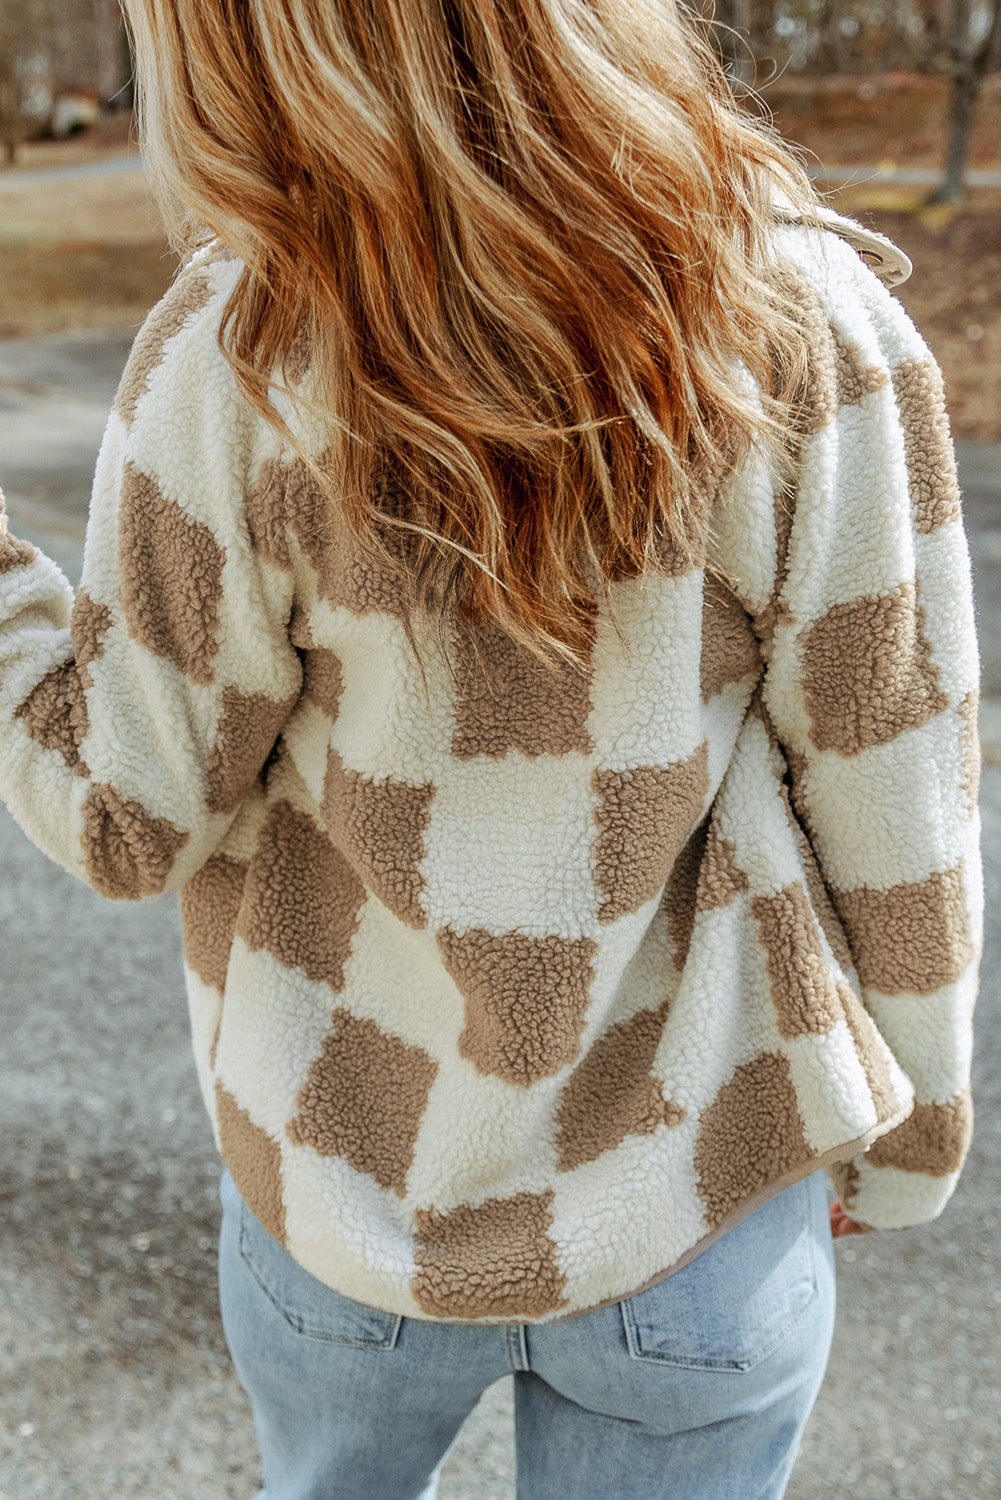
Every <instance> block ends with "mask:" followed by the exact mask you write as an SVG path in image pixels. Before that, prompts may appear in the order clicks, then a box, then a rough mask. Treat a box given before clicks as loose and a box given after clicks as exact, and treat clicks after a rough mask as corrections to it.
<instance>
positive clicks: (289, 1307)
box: [237, 1198, 403, 1349]
mask: <svg viewBox="0 0 1001 1500" xmlns="http://www.w3.org/2000/svg"><path fill="white" fill-rule="evenodd" d="M238 1213H239V1219H238V1236H237V1247H238V1251H239V1255H240V1258H241V1260H242V1261H243V1262H244V1264H245V1265H246V1267H247V1269H248V1271H249V1272H250V1274H251V1276H253V1278H254V1280H255V1281H256V1282H257V1284H258V1286H259V1287H260V1289H261V1291H262V1292H263V1293H264V1295H265V1296H266V1297H267V1298H268V1300H269V1301H270V1302H271V1303H272V1304H273V1305H274V1306H275V1307H276V1308H277V1309H278V1311H279V1312H280V1313H281V1315H282V1317H283V1318H284V1319H285V1321H286V1322H287V1323H288V1324H289V1326H290V1327H291V1328H293V1329H294V1330H295V1332H296V1333H298V1334H301V1335H302V1336H303V1338H308V1339H325V1340H326V1341H328V1342H329V1343H335V1344H353V1345H354V1346H356V1347H358V1348H367V1349H392V1348H393V1347H394V1345H395V1343H396V1340H397V1338H398V1336H399V1332H400V1325H401V1323H402V1322H403V1315H402V1313H391V1312H385V1311H383V1309H382V1308H378V1307H369V1305H368V1304H367V1303H366V1302H356V1301H355V1300H354V1298H353V1297H347V1296H345V1295H344V1294H343V1293H342V1292H335V1291H334V1289H333V1288H332V1287H329V1286H327V1285H326V1284H325V1283H324V1282H322V1281H319V1280H317V1278H316V1277H315V1276H313V1275H312V1274H311V1273H310V1272H309V1271H307V1270H306V1268H305V1267H304V1266H301V1265H300V1264H299V1262H298V1261H297V1260H295V1259H293V1257H292V1256H291V1255H290V1254H289V1253H288V1251H287V1250H286V1249H284V1248H283V1246H281V1245H280V1244H279V1243H278V1241H277V1240H276V1239H275V1238H274V1236H273V1235H271V1234H269V1233H268V1231H267V1230H266V1229H265V1227H264V1225H263V1224H262V1223H261V1221H260V1219H258V1218H257V1217H256V1215H255V1214H254V1213H252V1211H251V1210H250V1209H249V1208H248V1206H247V1204H246V1203H245V1202H244V1200H243V1199H242V1198H240V1200H239V1206H238Z"/></svg>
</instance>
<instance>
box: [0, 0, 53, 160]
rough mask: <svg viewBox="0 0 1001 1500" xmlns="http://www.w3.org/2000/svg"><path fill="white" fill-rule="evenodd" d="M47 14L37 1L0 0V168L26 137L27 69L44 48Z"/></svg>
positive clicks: (15, 158)
mask: <svg viewBox="0 0 1001 1500" xmlns="http://www.w3.org/2000/svg"><path fill="white" fill-rule="evenodd" d="M47 25H48V11H47V8H46V7H45V6H43V5H42V4H40V3H39V0H0V165H3V166H5V167H12V166H13V165H14V163H15V161H16V160H17V150H18V147H19V146H20V144H21V142H22V141H23V140H24V138H25V136H26V134H27V129H28V125H27V120H26V118H25V106H26V104H27V102H28V94H29V90H30V67H31V64H32V62H33V60H34V57H35V55H36V54H37V53H38V52H39V51H40V49H42V48H43V46H44V38H45V35H46V28H47Z"/></svg>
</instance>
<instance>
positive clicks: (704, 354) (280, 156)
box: [125, 0, 813, 663]
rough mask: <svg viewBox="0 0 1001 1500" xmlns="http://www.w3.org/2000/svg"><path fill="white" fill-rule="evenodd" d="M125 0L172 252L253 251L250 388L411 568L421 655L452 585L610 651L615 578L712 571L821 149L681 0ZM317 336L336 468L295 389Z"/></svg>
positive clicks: (789, 401) (575, 649)
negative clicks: (730, 477)
mask: <svg viewBox="0 0 1001 1500" xmlns="http://www.w3.org/2000/svg"><path fill="white" fill-rule="evenodd" d="M125 3H126V9H127V12H128V15H129V19H130V23H131V28H132V31H133V36H134V40H135V44H136V52H137V58H138V71H139V82H140V101H141V104H140V108H141V128H142V136H143V144H144V149H145V153H146V158H147V161H148V164H149V166H150V168H151V171H152V173H153V176H154V181H155V182H156V184H157V188H158V192H159V195H160V198H161V203H162V205H163V207H164V211H165V218H166V221H167V224H168V227H169V229H170V231H171V235H172V239H173V242H174V244H175V246H176V247H177V248H178V249H180V250H181V251H188V250H191V249H192V248H194V247H195V246H196V245H198V244H199V243H204V241H205V240H206V239H208V238H215V239H216V240H218V241H221V244H222V246H223V247H225V250H226V251H228V252H229V253H232V254H233V255H235V256H237V257H239V259H240V261H241V262H242V270H241V273H240V276H239V280H238V283H237V285H236V288H235V290H234V292H233V294H232V296H231V298H230V300H229V302H228V304H227V308H226V311H225V314H224V316H223V320H222V327H221V329H220V342H221V343H222V347H223V349H224V351H225V353H226V356H227V358H228V359H229V361H230V364H231V365H232V367H233V370H234V372H235V376H236V379H237V381H238V382H239V385H240V387H241V389H242V391H243V393H244V394H245V396H246V398H247V400H248V401H249V402H251V403H252V405H253V406H254V408H255V409H256V410H257V411H258V412H259V413H260V414H261V415H262V416H263V417H265V418H266V419H267V420H268V421H270V422H272V423H273V424H274V425H275V426H276V427H278V428H279V429H280V430H282V432H283V433H284V435H285V436H286V437H287V438H291V440H292V446H293V448H297V449H298V450H299V452H300V456H301V457H304V458H305V461H306V463H307V465H308V466H309V467H311V469H312V472H313V473H314V475H315V477H316V479H317V482H318V483H319V484H321V485H322V486H323V488H324V490H325V492H326V500H327V502H329V503H327V504H325V507H324V513H325V514H327V515H329V516H330V517H331V518H336V522H337V524H338V525H341V526H343V525H346V526H347V527H348V528H350V530H351V532H352V533H353V534H354V536H355V537H356V538H357V539H358V542H359V543H360V544H361V545H362V546H363V547H365V548H371V549H374V550H375V552H377V553H378V554H379V556H380V557H381V558H382V559H383V561H384V562H386V563H389V564H391V565H392V566H394V567H397V568H398V569H399V570H400V573H399V576H400V581H401V595H405V596H406V598H407V599H408V600H409V601H410V604H411V606H412V609H408V612H407V630H408V635H409V636H410V639H411V642H412V644H414V637H413V633H412V628H411V616H412V610H420V611H421V612H422V613H425V612H433V613H438V614H439V616H440V617H441V618H443V617H444V613H443V612H446V606H449V605H450V604H451V605H454V606H455V607H456V608H457V609H458V611H459V612H460V614H461V615H463V616H464V617H466V618H468V619H488V620H493V621H494V622H496V624H497V625H498V626H499V627H500V628H501V629H502V630H503V631H505V632H506V633H507V634H508V635H510V636H511V637H513V638H514V639H515V640H516V641H518V642H520V643H521V644H523V645H524V646H526V647H527V648H528V649H529V650H531V651H532V652H534V653H535V654H536V655H537V656H538V657H539V658H540V659H541V660H542V661H544V662H550V663H551V662H552V660H553V656H554V655H555V656H557V657H563V658H565V659H568V660H570V661H573V662H577V663H581V662H583V661H584V660H585V659H586V653H587V649H588V643H589V639H590V634H591V628H592V621H593V614H594V610H595V608H596V606H597V604H598V603H599V597H601V598H603V599H604V601H605V602H606V604H608V605H609V607H610V608H611V607H612V596H611V594H610V591H609V583H610V581H612V580H614V579H620V578H627V577H633V576H636V575H638V574H639V573H641V572H644V571H647V570H650V571H654V572H657V571H661V572H663V571H665V570H674V571H677V568H678V559H679V556H680V557H681V558H683V559H694V560H696V561H697V560H698V559H699V555H700V553H699V549H700V545H701V539H702V538H703V536H704V531H705V525H706V518H707V511H708V502H709V501H710V500H711V498H712V496H713V495H714V494H715V493H716V492H717V491H718V489H719V485H720V482H721V480H722V478H723V477H724V475H725V473H726V472H727V470H728V469H731V468H732V467H733V465H734V464H736V463H737V462H738V461H740V459H741V458H742V457H743V456H746V455H747V453H748V452H749V451H750V449H751V447H752V446H753V445H754V444H755V443H756V442H758V441H759V440H762V439H764V440H767V441H768V442H770V443H772V444H776V445H777V447H778V448H779V449H781V448H782V441H783V438H784V436H787V435H788V434H790V433H791V432H792V430H793V428H794V425H795V409H796V399H797V392H798V391H800V390H801V388H802V381H803V378H804V371H805V359H806V355H805V347H804V336H803V333H802V331H801V328H800V326H799V323H798V321H797V318H796V314H795V308H794V306H793V305H792V303H791V302H790V301H789V299H788V296H787V295H786V293H785V292H784V291H783V288H782V279H781V276H780V275H779V274H778V273H777V267H776V266H775V264H774V263H773V258H772V250H771V233H772V227H773V224H774V216H775V215H774V204H775V200H776V195H777V193H781V194H783V195H784V197H785V199H786V201H787V203H788V202H791V203H792V205H793V206H794V207H797V208H799V209H802V210H806V211H807V212H809V209H810V205H811V204H812V202H813V193H812V189H811V188H810V185H809V182H808V181H807V178H806V176H805V173H804V172H803V170H802V168H801V167H800V165H799V163H798V162H797V161H796V159H795V158H794V157H793V156H792V154H791V153H790V152H789V150H788V149H787V148H786V147H785V146H784V145H783V144H782V143H781V141H780V140H779V139H778V137H777V136H776V135H775V134H774V133H773V132H772V130H771V129H770V127H768V126H766V125H765V124H763V123H761V122H759V121H757V120H755V119H753V118H752V117H751V116H750V115H748V114H746V113H745V112H743V111H742V110H741V109H740V108H739V107H738V106H737V105H736V104H735V103H734V101H733V99H732V97H731V95H730V92H729V88H728V85H727V83H726V79H725V77H724V75H723V73H722V71H721V69H720V67H719V65H718V63H717V60H716V58H715V55H714V53H713V51H712V49H711V47H710V45H709V44H708V42H707V41H706V39H705V36H704V35H703V32H702V29H701V28H700V24H699V23H698V22H697V21H696V19H695V18H694V17H693V16H692V15H691V14H690V13H688V12H687V11H686V10H685V9H684V8H683V6H682V5H680V4H676V3H674V0H125ZM304 350H305V351H306V362H308V365H309V367H310V369H311V371H312V372H313V374H314V375H315V377H316V381H317V382H318V384H316V385H314V387H313V389H314V390H318V391H319V393H320V398H321V408H322V412H323V414H324V420H325V432H326V444H327V446H326V448H325V451H324V453H323V454H322V456H321V458H320V460H319V461H316V460H315V458H311V457H309V456H308V455H306V454H305V451H304V448H303V445H302V443H301V442H298V441H297V440H296V439H295V438H294V437H292V433H291V430H290V428H289V427H288V425H287V424H286V423H285V422H284V421H283V419H282V417H281V416H280V415H279V413H278V411H277V409H276V407H275V405H274V402H273V397H272V393H273V391H274V389H275V388H276V386H281V385H284V386H287V387H289V388H291V389H292V390H293V392H294V391H295V389H296V386H297V384H299V385H302V374H303V365H304V360H303V351H304ZM748 374H750V375H751V376H752V377H753V380H752V381H749V380H748V378H747V376H748ZM387 475H388V476H392V482H388V481H387V479H386V476H387ZM440 638H441V640H442V641H443V642H444V640H445V638H446V637H445V634H444V633H442V634H441V636H440Z"/></svg>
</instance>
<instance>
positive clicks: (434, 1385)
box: [219, 1171, 836, 1500]
mask: <svg viewBox="0 0 1001 1500" xmlns="http://www.w3.org/2000/svg"><path fill="white" fill-rule="evenodd" d="M825 1180H826V1179H825V1174H824V1172H823V1171H817V1172H815V1173H814V1174H813V1175H812V1176H810V1177H807V1178H804V1179H802V1180H801V1181H800V1182H796V1183H794V1184H793V1185H792V1186H791V1187H788V1188H785V1189H784V1190H783V1191H782V1192H780V1193H779V1194H777V1195H776V1196H775V1197H774V1198H771V1199H770V1200H769V1201H768V1202H767V1203H765V1204H764V1205H763V1206H762V1207H761V1208H758V1209H756V1210H755V1211H754V1213H752V1214H750V1215H749V1216H748V1217H747V1218H746V1219H744V1220H743V1221H742V1222H741V1223H739V1224H737V1225H736V1226H735V1227H734V1228H733V1229H731V1230H730V1231H729V1232H728V1233H727V1234H725V1235H724V1236H723V1237H722V1238H721V1239H719V1240H717V1241H716V1242H715V1244H713V1245H711V1246H710V1247H709V1249H708V1250H705V1251H703V1252H702V1254H701V1255H699V1256H697V1257H696V1258H695V1260H693V1261H691V1262H689V1264H688V1265H687V1266H684V1267H683V1268H682V1269H681V1270H680V1271H676V1272H675V1273H674V1274H673V1275H672V1276H669V1277H667V1278H666V1279H664V1280H662V1281H661V1282H659V1283H658V1284H657V1285H656V1286H653V1287H650V1288H649V1289H648V1290H647V1291H645V1292H639V1293H637V1294H636V1295H635V1296H632V1297H629V1298H628V1299H626V1300H624V1301H621V1302H616V1303H614V1304H613V1305H612V1306H610V1307H604V1308H600V1309H598V1310H597V1311H596V1312H589V1313H581V1314H579V1315H578V1316H576V1317H570V1318H562V1319H558V1320H557V1321H556V1322H552V1323H516V1324H492V1325H490V1324H462V1323H446V1322H437V1321H430V1320H425V1319H420V1318H407V1317H402V1316H400V1315H399V1314H396V1313H388V1312H382V1311H380V1310H379V1309H377V1308H373V1307H369V1306H368V1305H367V1304H365V1303H362V1302H356V1301H353V1300H352V1299H351V1298H350V1297H345V1296H342V1295H341V1294H340V1293H338V1292H334V1291H331V1290H330V1289H329V1288H328V1287H326V1286H324V1285H323V1284H322V1283H321V1282H319V1281H317V1280H316V1279H315V1277H313V1276H311V1275H310V1274H309V1273H308V1272H307V1271H304V1270H303V1269H302V1267H301V1266H299V1265H298V1264H297V1263H296V1262H295V1261H294V1260H293V1259H292V1257H291V1256H290V1255H289V1254H288V1253H287V1251H285V1250H284V1249H283V1248H282V1246H281V1245H279V1243H278V1241H277V1240H275V1239H274V1238H272V1236H271V1235H270V1234H268V1232H267V1230H265V1229H264V1228H263V1226H262V1225H261V1224H260V1223H259V1221H258V1220H257V1219H256V1218H255V1217H254V1215H253V1214H252V1213H251V1211H250V1209H249V1208H248V1207H247V1205H246V1204H245V1203H244V1201H243V1199H242V1198H241V1197H240V1195H239V1193H238V1191H237V1189H236V1186H235V1184H234V1182H233V1179H232V1177H231V1176H230V1175H229V1173H228V1172H227V1171H224V1173H223V1177H222V1184H221V1198H222V1204H223V1220H222V1231H221V1236H220V1245H219V1286H220V1301H221V1307H222V1319H223V1327H224V1329H225V1333H226V1338H227V1341H228V1343H229V1348H230V1353H231V1354H232V1357H233V1361H234V1364H235V1366H236V1371H237V1374H238V1376H239V1378H240V1381H241V1383H242V1384H243V1386H244V1389H245V1390H246V1392H247V1394H248V1396H249V1397H250V1401H251V1406H252V1408H253V1413H254V1423H255V1426H256V1429H257V1437H258V1442H259V1445H260V1450H261V1460H262V1467H263V1475H264V1486H265V1487H264V1489H263V1490H262V1491H261V1492H260V1494H259V1496H258V1497H257V1500H434V1497H435V1496H436V1494H437V1488H438V1475H439V1473H440V1470H441V1465H442V1463H443V1462H444V1459H445V1457H446V1456H447V1453H448V1450H449V1448H450V1447H451V1445H452V1443H453V1441H454V1439H455V1437H456V1435H457V1433H458V1431H459V1428H460V1427H461V1426H462V1423H463V1421H464V1419H465V1418H466V1417H467V1416H468V1415H469V1413H470V1412H471V1411H472V1409H473V1407H474V1406H475V1405H476V1403H477V1401H478V1399H479V1397H480V1395H481V1394H482V1392H483V1391H484V1390H485V1389H486V1388H487V1386H489V1385H492V1384H493V1383H494V1381H496V1380H501V1379H503V1377H504V1376H506V1375H510V1374H511V1373H512V1372H513V1374H514V1409H515V1438H516V1450H517V1500H654V1497H658V1500H660V1497H663V1500H668V1497H671V1500H779V1497H780V1496H782V1495H783V1494H784V1493H785V1489H786V1485H787V1484H788V1481H789V1475H790V1474H791V1472H792V1468H793V1464H794V1463H795V1460H796V1454H797V1451H798V1449H799V1445H800V1441H801V1439H802V1436H803V1430H804V1428H805V1426H806V1423H807V1418H808V1417H809V1415H810V1412H811V1410H812V1408H813V1405H814V1402H815V1401H816V1399H817V1396H818V1394H819V1391H820V1387H821V1384H822V1382H823V1378H824V1373H825V1371H826V1369H827V1362H828V1357H829V1354H830V1349H831V1342H832V1339H833V1336H834V1318H835V1301H836V1290H835V1269H834V1246H833V1241H832V1238H831V1229H830V1222H829V1217H828V1207H827V1193H826V1190H825ZM832 1483H833V1481H832Z"/></svg>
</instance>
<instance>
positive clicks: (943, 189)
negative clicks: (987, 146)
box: [930, 0, 1001, 203]
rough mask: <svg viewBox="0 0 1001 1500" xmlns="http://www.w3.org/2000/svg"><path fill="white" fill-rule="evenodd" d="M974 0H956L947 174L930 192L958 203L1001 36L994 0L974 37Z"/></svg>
mask: <svg viewBox="0 0 1001 1500" xmlns="http://www.w3.org/2000/svg"><path fill="white" fill-rule="evenodd" d="M978 8H979V7H977V6H976V4H975V3H974V0H953V11H952V32H951V36H950V42H949V59H950V64H951V68H952V98H951V102H950V105H949V144H948V147H947V148H946V157H945V175H944V176H943V178H942V181H941V182H940V183H939V185H938V187H937V188H936V189H935V191H934V193H933V194H932V196H931V200H930V201H931V202H932V203H958V202H959V200H960V199H961V198H962V196H963V194H964V192H965V182H964V177H965V174H966V161H967V157H968V156H969V153H970V136H971V135H972V132H973V120H974V116H975V114H976V107H977V100H978V99H979V97H980V88H981V85H982V83H983V81H984V75H985V73H986V72H987V69H988V66H989V65H990V63H991V61H992V59H993V58H994V55H995V53H996V51H997V47H998V43H999V40H1001V0H991V3H990V5H989V6H988V7H987V10H988V21H987V26H986V28H985V32H984V35H983V36H982V37H981V38H980V40H979V41H975V40H974V39H973V34H972V33H973V18H974V11H975V10H976V9H978Z"/></svg>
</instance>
